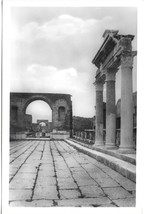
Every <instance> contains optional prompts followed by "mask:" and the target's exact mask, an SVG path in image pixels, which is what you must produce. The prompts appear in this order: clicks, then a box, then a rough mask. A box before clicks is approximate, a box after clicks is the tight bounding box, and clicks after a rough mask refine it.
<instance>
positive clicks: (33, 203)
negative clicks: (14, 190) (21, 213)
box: [10, 200, 53, 207]
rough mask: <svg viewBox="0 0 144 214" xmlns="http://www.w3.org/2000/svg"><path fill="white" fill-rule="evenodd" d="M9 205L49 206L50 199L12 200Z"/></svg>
mask: <svg viewBox="0 0 144 214" xmlns="http://www.w3.org/2000/svg"><path fill="white" fill-rule="evenodd" d="M10 206H11V207H51V206H53V201H52V200H34V201H12V202H11V203H10Z"/></svg>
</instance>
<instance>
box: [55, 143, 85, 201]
mask: <svg viewBox="0 0 144 214" xmlns="http://www.w3.org/2000/svg"><path fill="white" fill-rule="evenodd" d="M55 147H56V145H55ZM56 148H57V147H56ZM57 151H58V153H59V155H60V156H61V157H62V158H63V160H64V162H65V163H66V166H67V168H68V169H69V171H70V173H71V176H72V178H73V180H74V182H75V184H76V185H77V188H78V191H79V193H80V194H81V196H80V197H79V198H84V195H83V194H82V191H81V190H80V188H79V186H78V184H77V182H76V180H75V178H74V177H73V174H72V171H71V169H70V167H69V166H68V164H67V162H66V160H65V159H64V157H63V156H62V155H61V153H60V151H59V150H58V148H57Z"/></svg>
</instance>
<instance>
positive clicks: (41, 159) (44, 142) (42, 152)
mask: <svg viewBox="0 0 144 214" xmlns="http://www.w3.org/2000/svg"><path fill="white" fill-rule="evenodd" d="M45 145H46V142H44V145H43V150H42V154H41V157H40V160H42V158H43V153H44V150H45Z"/></svg>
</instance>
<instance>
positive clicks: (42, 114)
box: [25, 100, 52, 137]
mask: <svg viewBox="0 0 144 214" xmlns="http://www.w3.org/2000/svg"><path fill="white" fill-rule="evenodd" d="M25 114H26V116H27V115H31V116H32V125H31V132H32V133H33V135H34V136H37V137H45V136H48V134H49V133H50V132H51V131H52V110H51V108H50V106H49V105H48V103H46V102H45V101H42V100H35V101H32V102H31V103H30V104H29V105H28V106H27V108H26V111H25Z"/></svg>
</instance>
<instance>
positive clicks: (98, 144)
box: [93, 141, 104, 147]
mask: <svg viewBox="0 0 144 214" xmlns="http://www.w3.org/2000/svg"><path fill="white" fill-rule="evenodd" d="M93 147H104V142H103V141H95V144H94V145H93Z"/></svg>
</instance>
